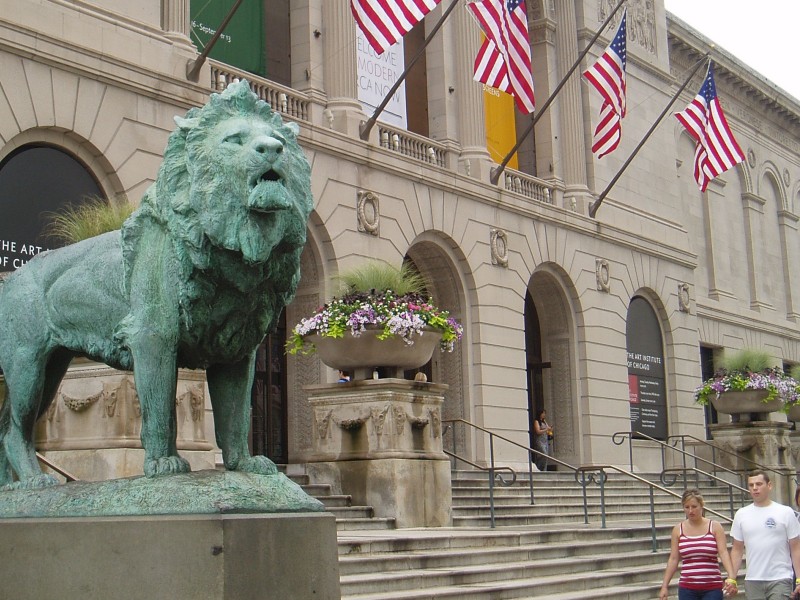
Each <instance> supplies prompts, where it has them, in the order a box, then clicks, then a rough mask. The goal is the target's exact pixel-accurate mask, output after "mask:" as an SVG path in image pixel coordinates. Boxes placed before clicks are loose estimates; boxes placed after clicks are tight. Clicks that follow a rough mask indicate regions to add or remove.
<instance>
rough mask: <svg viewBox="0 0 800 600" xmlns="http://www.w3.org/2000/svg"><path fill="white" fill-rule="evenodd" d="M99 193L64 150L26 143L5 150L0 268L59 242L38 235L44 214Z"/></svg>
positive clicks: (0, 166)
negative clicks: (7, 154) (10, 151)
mask: <svg viewBox="0 0 800 600" xmlns="http://www.w3.org/2000/svg"><path fill="white" fill-rule="evenodd" d="M103 196H104V194H103V192H102V190H101V189H100V187H99V185H98V184H97V181H96V180H95V178H94V177H93V176H92V174H91V173H90V172H89V171H88V170H87V169H86V167H85V166H84V165H83V164H82V163H81V162H79V161H78V160H76V159H75V158H74V157H73V156H72V155H71V154H68V153H67V152H65V151H63V150H59V149H58V148H54V147H50V146H32V145H28V146H23V147H21V148H20V149H18V150H17V151H15V152H14V153H12V154H10V155H9V156H8V157H6V158H5V159H4V160H3V161H2V162H0V272H2V271H14V270H16V269H17V268H19V267H21V266H22V265H23V264H25V263H26V262H27V261H28V260H30V259H31V258H32V257H33V256H34V255H36V254H38V253H39V252H41V251H43V250H46V249H47V248H52V247H55V246H58V245H61V244H59V243H55V242H53V240H49V239H47V238H45V237H44V236H43V235H42V230H43V228H44V226H45V224H46V222H47V214H48V213H54V212H57V211H58V210H59V209H61V208H62V207H64V206H66V205H68V204H75V203H78V202H81V201H82V200H83V199H84V198H86V197H103Z"/></svg>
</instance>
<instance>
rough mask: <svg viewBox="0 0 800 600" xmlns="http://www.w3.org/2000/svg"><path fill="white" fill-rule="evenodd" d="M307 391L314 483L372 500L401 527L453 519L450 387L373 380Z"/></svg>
mask: <svg viewBox="0 0 800 600" xmlns="http://www.w3.org/2000/svg"><path fill="white" fill-rule="evenodd" d="M304 389H305V390H306V392H307V393H308V397H309V401H310V402H311V405H312V407H313V411H314V428H313V432H314V436H313V444H312V446H313V451H312V454H311V457H310V458H309V463H308V466H307V468H308V473H309V475H310V476H311V478H312V481H314V482H318V483H329V484H331V485H332V486H333V488H334V490H335V491H336V493H345V494H350V495H352V496H353V501H354V502H355V503H357V504H366V505H371V506H372V507H373V508H374V509H375V511H376V515H377V516H381V517H391V518H394V519H396V524H397V525H398V526H399V527H438V526H444V525H449V524H450V510H451V505H452V500H451V492H450V461H449V459H448V458H447V455H446V454H445V453H444V451H443V450H442V416H441V405H442V402H443V401H444V392H445V390H446V389H447V386H446V385H442V384H435V383H427V382H420V381H408V380H405V379H374V380H373V379H368V380H357V381H352V382H350V383H334V384H321V385H312V386H306V387H305V388H304Z"/></svg>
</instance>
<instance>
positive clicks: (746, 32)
mask: <svg viewBox="0 0 800 600" xmlns="http://www.w3.org/2000/svg"><path fill="white" fill-rule="evenodd" d="M664 4H665V5H666V8H667V10H668V11H669V12H671V13H673V14H674V15H676V16H677V17H678V18H679V19H681V20H682V21H685V22H686V23H688V24H689V25H691V26H692V27H693V28H695V29H697V30H698V31H699V32H700V33H702V34H703V35H704V36H706V37H707V38H709V39H710V40H712V41H713V42H714V43H716V45H717V46H719V47H722V48H724V49H725V50H727V51H728V52H730V53H731V54H733V55H734V56H736V57H737V58H738V59H739V60H740V61H741V62H743V63H744V64H746V65H748V66H749V67H751V68H752V69H754V70H755V71H758V72H759V73H761V74H762V75H763V76H764V77H766V78H767V79H769V80H770V81H772V82H773V83H775V84H776V85H778V86H779V87H781V88H783V89H784V90H785V91H787V92H789V93H790V94H791V95H792V96H794V97H795V98H797V99H798V100H800V68H798V51H797V44H798V38H800V0H759V1H758V2H753V0H664Z"/></svg>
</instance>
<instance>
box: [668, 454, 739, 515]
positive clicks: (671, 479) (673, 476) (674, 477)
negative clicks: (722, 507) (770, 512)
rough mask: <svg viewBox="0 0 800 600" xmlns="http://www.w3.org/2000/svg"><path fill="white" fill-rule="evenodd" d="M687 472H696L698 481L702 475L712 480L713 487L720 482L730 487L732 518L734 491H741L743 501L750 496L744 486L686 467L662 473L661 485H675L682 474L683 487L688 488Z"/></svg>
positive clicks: (729, 502)
mask: <svg viewBox="0 0 800 600" xmlns="http://www.w3.org/2000/svg"><path fill="white" fill-rule="evenodd" d="M687 471H694V472H695V477H696V479H699V476H700V475H703V476H705V477H708V478H709V479H711V480H712V485H714V483H716V482H720V483H724V484H725V485H727V486H728V506H729V508H730V511H731V517H733V515H734V513H735V509H734V507H733V490H734V489H737V490H739V493H740V494H741V496H742V499H744V498H746V497H747V495H748V494H749V492H748V491H747V488H743V487H742V486H740V485H736V484H735V483H731V482H730V481H727V480H725V479H722V478H721V477H717V476H716V475H712V474H711V473H707V472H706V471H703V470H702V469H698V468H697V467H686V466H685V465H684V466H683V467H672V468H665V469H664V470H663V471H661V477H660V479H661V483H663V484H664V485H666V486H672V485H674V484H675V482H676V481H678V478H679V474H681V475H683V485H684V487H688V486H689V482H688V479H687V476H686V472H687Z"/></svg>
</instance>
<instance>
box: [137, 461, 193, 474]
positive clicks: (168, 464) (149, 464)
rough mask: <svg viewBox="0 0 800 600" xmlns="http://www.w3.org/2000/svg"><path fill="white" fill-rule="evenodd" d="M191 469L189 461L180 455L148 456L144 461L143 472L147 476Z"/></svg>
mask: <svg viewBox="0 0 800 600" xmlns="http://www.w3.org/2000/svg"><path fill="white" fill-rule="evenodd" d="M191 470H192V468H191V467H190V466H189V463H188V462H187V461H186V460H185V459H183V458H181V457H180V456H164V457H162V458H149V459H145V461H144V474H145V476H147V477H158V476H159V475H173V474H175V473H188V472H189V471H191Z"/></svg>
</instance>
